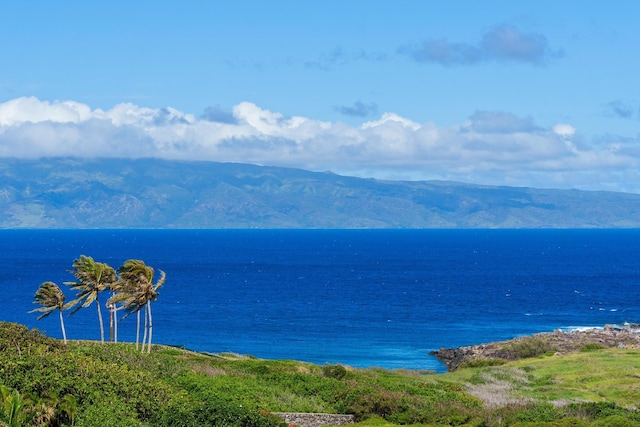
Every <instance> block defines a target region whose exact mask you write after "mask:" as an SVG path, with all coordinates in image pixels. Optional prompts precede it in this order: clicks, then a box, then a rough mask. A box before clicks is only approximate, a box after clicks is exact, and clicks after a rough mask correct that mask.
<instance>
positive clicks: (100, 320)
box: [96, 298, 104, 344]
mask: <svg viewBox="0 0 640 427" xmlns="http://www.w3.org/2000/svg"><path fill="white" fill-rule="evenodd" d="M96 307H98V321H99V322H100V342H102V343H103V344H104V324H103V323H102V311H101V310H100V301H98V298H96Z"/></svg>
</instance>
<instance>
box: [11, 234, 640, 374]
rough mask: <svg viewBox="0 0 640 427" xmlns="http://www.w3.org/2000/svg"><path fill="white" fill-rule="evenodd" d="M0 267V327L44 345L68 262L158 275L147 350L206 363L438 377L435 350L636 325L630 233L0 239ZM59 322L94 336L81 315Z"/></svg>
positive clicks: (54, 328)
mask: <svg viewBox="0 0 640 427" xmlns="http://www.w3.org/2000/svg"><path fill="white" fill-rule="evenodd" d="M0 253H1V254H2V256H1V258H0V264H1V265H0V271H1V274H0V320H3V321H10V322H18V323H22V324H25V325H27V326H29V327H30V328H38V329H40V330H42V331H45V332H46V334H47V335H49V336H53V337H57V338H60V337H61V336H62V334H61V331H60V325H59V321H58V316H57V315H56V314H54V315H51V316H49V317H47V318H45V319H42V320H40V321H38V320H36V318H37V314H36V313H29V311H30V310H32V309H33V308H35V307H37V306H35V305H34V304H33V295H34V293H35V292H36V290H37V289H38V287H39V285H40V284H41V283H42V282H44V281H49V280H50V281H54V282H56V283H58V284H59V285H61V288H62V289H63V290H64V291H65V293H66V295H67V299H68V300H71V299H72V298H74V295H73V294H72V293H71V292H70V290H69V288H68V287H66V286H64V285H62V284H63V282H66V281H70V280H73V276H72V275H71V274H70V273H69V270H70V269H71V268H72V266H71V265H72V263H73V260H74V259H76V258H78V257H79V256H80V255H88V256H92V257H93V258H94V259H95V260H96V261H100V262H106V263H108V264H110V265H111V266H113V267H114V268H117V267H119V266H120V265H121V264H122V263H123V262H124V261H125V260H126V259H129V258H135V259H142V260H144V261H145V262H146V263H147V264H148V265H150V266H152V267H154V268H155V269H156V270H163V271H165V272H166V274H167V281H166V284H165V285H164V286H163V287H162V288H161V289H160V295H159V297H158V300H157V301H156V302H154V303H152V311H153V318H154V329H153V340H154V342H155V343H163V344H169V345H176V346H183V347H185V348H188V349H191V350H196V351H205V352H211V353H221V352H233V353H240V354H249V355H253V356H255V357H259V358H267V359H295V360H302V361H308V362H312V363H317V364H324V363H341V364H345V365H351V366H355V367H374V366H375V367H382V368H389V369H394V368H407V369H430V370H435V371H438V372H441V371H443V370H444V369H445V367H444V365H443V364H441V363H440V362H439V361H438V360H436V359H435V358H434V357H433V356H431V355H429V352H430V351H432V350H436V349H438V348H440V347H457V346H461V345H469V344H476V343H482V342H489V341H495V340H504V339H510V338H513V337H517V336H521V335H528V334H531V333H536V332H543V331H552V330H555V329H558V328H562V329H572V328H581V327H601V326H604V325H605V324H608V323H617V324H619V323H624V322H631V323H634V322H640V305H639V303H640V286H639V285H640V230H635V229H633V230H0ZM107 297H108V296H107V295H103V296H101V298H102V302H103V303H104V301H105V300H106V299H107ZM103 314H104V316H105V328H106V331H107V336H108V331H109V329H108V326H109V325H108V312H107V311H106V310H103ZM65 323H66V327H67V335H68V338H69V339H99V337H100V333H99V326H98V321H97V312H96V308H95V306H91V307H89V308H85V309H82V310H80V311H79V312H77V313H76V314H73V315H71V316H65ZM135 326H136V322H135V316H130V317H129V318H126V319H124V320H121V321H120V323H119V339H120V340H121V341H134V340H135Z"/></svg>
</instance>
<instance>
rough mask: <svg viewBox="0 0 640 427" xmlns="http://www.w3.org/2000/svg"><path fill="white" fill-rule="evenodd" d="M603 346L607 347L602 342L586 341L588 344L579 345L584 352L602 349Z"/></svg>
mask: <svg viewBox="0 0 640 427" xmlns="http://www.w3.org/2000/svg"><path fill="white" fill-rule="evenodd" d="M605 348H607V347H605V346H604V345H602V344H598V343H588V344H585V345H583V346H582V347H580V351H581V352H584V353H586V352H590V351H598V350H604V349H605Z"/></svg>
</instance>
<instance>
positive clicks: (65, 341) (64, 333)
mask: <svg viewBox="0 0 640 427" xmlns="http://www.w3.org/2000/svg"><path fill="white" fill-rule="evenodd" d="M58 312H59V314H60V327H61V328H62V339H63V340H64V343H65V344H66V343H67V331H66V330H65V329H64V318H63V317H62V310H58Z"/></svg>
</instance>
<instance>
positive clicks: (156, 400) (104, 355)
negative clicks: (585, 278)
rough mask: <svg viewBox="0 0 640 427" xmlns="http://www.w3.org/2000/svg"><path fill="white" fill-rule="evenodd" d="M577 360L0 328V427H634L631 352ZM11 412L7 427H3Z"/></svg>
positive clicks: (574, 356) (638, 365) (597, 353)
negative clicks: (364, 354)
mask: <svg viewBox="0 0 640 427" xmlns="http://www.w3.org/2000/svg"><path fill="white" fill-rule="evenodd" d="M588 350H589V351H583V352H577V353H571V354H566V355H562V356H554V355H549V354H547V355H543V356H538V357H534V358H528V359H523V360H519V361H514V362H509V363H504V364H500V365H498V366H479V367H474V368H465V369H461V370H459V371H457V372H452V373H446V374H438V375H435V374H432V373H430V372H418V371H408V370H385V369H354V368H350V367H346V366H341V365H324V366H319V365H313V364H308V363H302V362H297V361H286V360H261V359H255V358H252V357H250V356H240V355H234V354H220V355H206V354H201V353H194V352H190V351H187V350H183V349H178V348H171V347H165V346H154V347H153V349H152V352H151V354H142V353H141V352H139V351H137V350H136V349H135V346H134V345H133V344H110V343H106V344H99V343H95V342H70V343H69V344H68V345H66V346H65V345H64V344H63V343H61V342H60V341H57V340H54V339H50V338H47V337H45V336H44V335H42V334H40V333H39V332H38V331H35V330H28V329H27V328H26V327H24V326H21V325H16V324H11V323H2V322H0V384H1V385H2V386H3V387H2V391H3V393H2V396H1V397H2V400H3V402H2V403H3V405H2V408H1V409H0V425H3V424H2V423H3V422H4V423H5V425H51V426H55V425H82V426H105V425H110V426H156V425H158V426H202V425H227V426H256V427H263V426H265V427H266V426H278V425H281V424H282V423H281V421H280V419H279V418H277V417H275V416H272V415H271V413H272V412H325V413H338V414H354V415H355V417H356V419H357V421H358V425H360V426H379V427H381V426H397V425H422V426H425V425H431V426H436V425H437V426H459V425H467V426H478V427H480V426H511V425H516V426H534V425H535V426H544V425H548V426H607V425H608V426H626V425H629V426H637V425H640V412H638V411H637V410H636V407H637V406H638V402H640V399H639V398H640V377H639V375H640V351H638V350H619V349H599V348H589V349H588ZM478 364H479V365H482V363H478ZM487 364H488V363H487ZM16 400H18V401H20V402H22V406H21V407H20V411H19V415H20V417H19V420H18V421H19V423H14V424H10V422H9V421H7V420H8V414H9V413H10V411H9V410H8V409H7V408H10V407H11V404H14V403H15V402H16Z"/></svg>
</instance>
